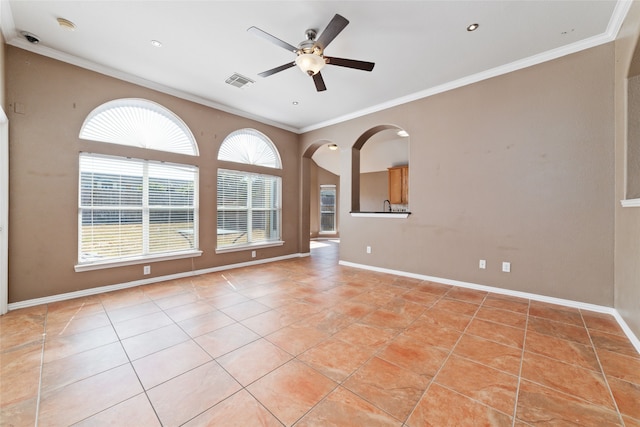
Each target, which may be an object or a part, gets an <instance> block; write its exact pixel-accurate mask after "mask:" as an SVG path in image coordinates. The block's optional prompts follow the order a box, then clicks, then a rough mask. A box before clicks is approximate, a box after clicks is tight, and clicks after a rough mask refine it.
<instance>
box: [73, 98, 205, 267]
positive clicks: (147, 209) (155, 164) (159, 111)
mask: <svg viewBox="0 0 640 427" xmlns="http://www.w3.org/2000/svg"><path fill="white" fill-rule="evenodd" d="M80 138H83V139H90V140H93V141H100V142H106V143H112V144H121V145H128V146H134V147H141V148H148V149H154V150H161V151H168V152H172V153H180V154H189V155H198V150H197V145H196V142H195V140H194V138H193V135H192V134H191V131H190V130H189V129H188V128H187V127H186V125H185V124H184V122H182V120H180V119H179V118H178V117H177V116H175V115H174V114H173V113H171V112H170V111H169V110H167V109H165V108H164V107H162V106H160V105H158V104H155V103H153V102H150V101H145V100H142V99H118V100H115V101H111V102H107V103H106V104H103V105H101V106H100V107H98V108H96V109H95V110H93V111H92V112H91V113H89V115H88V116H87V118H86V120H85V122H84V124H83V126H82V129H81V131H80ZM79 170H80V177H79V194H80V197H79V198H78V199H79V209H78V265H76V271H84V270H92V269H95V268H104V267H111V266H118V265H128V264H137V263H144V262H149V261H152V260H164V259H175V258H184V257H190V256H195V255H199V254H200V253H201V252H200V251H199V250H198V249H197V248H198V168H197V167H196V166H193V165H186V164H176V163H169V162H166V161H150V160H144V159H134V158H130V157H119V156H113V155H110V156H106V155H102V154H94V153H80V156H79ZM145 274H148V273H147V272H146V270H145Z"/></svg>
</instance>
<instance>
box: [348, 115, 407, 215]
mask: <svg viewBox="0 0 640 427" xmlns="http://www.w3.org/2000/svg"><path fill="white" fill-rule="evenodd" d="M408 210H409V141H408V133H407V132H406V131H405V130H404V129H402V128H400V127H398V126H395V125H380V126H376V127H373V128H371V129H369V130H368V131H366V132H364V133H363V134H362V135H361V136H360V137H359V138H358V139H357V140H356V142H355V143H354V144H353V146H352V149H351V212H374V213H388V212H408Z"/></svg>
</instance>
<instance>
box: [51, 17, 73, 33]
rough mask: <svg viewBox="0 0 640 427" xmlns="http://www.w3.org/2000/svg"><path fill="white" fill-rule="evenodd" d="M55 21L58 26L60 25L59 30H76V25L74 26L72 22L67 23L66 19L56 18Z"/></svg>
mask: <svg viewBox="0 0 640 427" xmlns="http://www.w3.org/2000/svg"><path fill="white" fill-rule="evenodd" d="M56 21H58V25H60V28H62V29H63V30H67V31H75V30H76V24H74V23H73V22H71V21H69V20H68V19H64V18H56Z"/></svg>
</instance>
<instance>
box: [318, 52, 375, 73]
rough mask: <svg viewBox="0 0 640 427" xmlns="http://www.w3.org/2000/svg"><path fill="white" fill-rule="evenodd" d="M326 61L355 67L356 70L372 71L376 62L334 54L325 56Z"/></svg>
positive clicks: (341, 65) (340, 65)
mask: <svg viewBox="0 0 640 427" xmlns="http://www.w3.org/2000/svg"><path fill="white" fill-rule="evenodd" d="M324 59H325V62H326V63H327V64H331V65H337V66H339V67H347V68H355V69H356V70H363V71H371V70H373V66H374V65H376V64H375V63H374V62H367V61H358V60H355V59H344V58H334V57H332V56H325V57H324Z"/></svg>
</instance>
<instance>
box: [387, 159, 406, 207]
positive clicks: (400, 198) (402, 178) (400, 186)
mask: <svg viewBox="0 0 640 427" xmlns="http://www.w3.org/2000/svg"><path fill="white" fill-rule="evenodd" d="M387 170H388V172H389V201H390V202H391V204H392V205H406V204H408V203H409V166H408V165H405V166H395V167H392V168H388V169H387Z"/></svg>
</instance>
